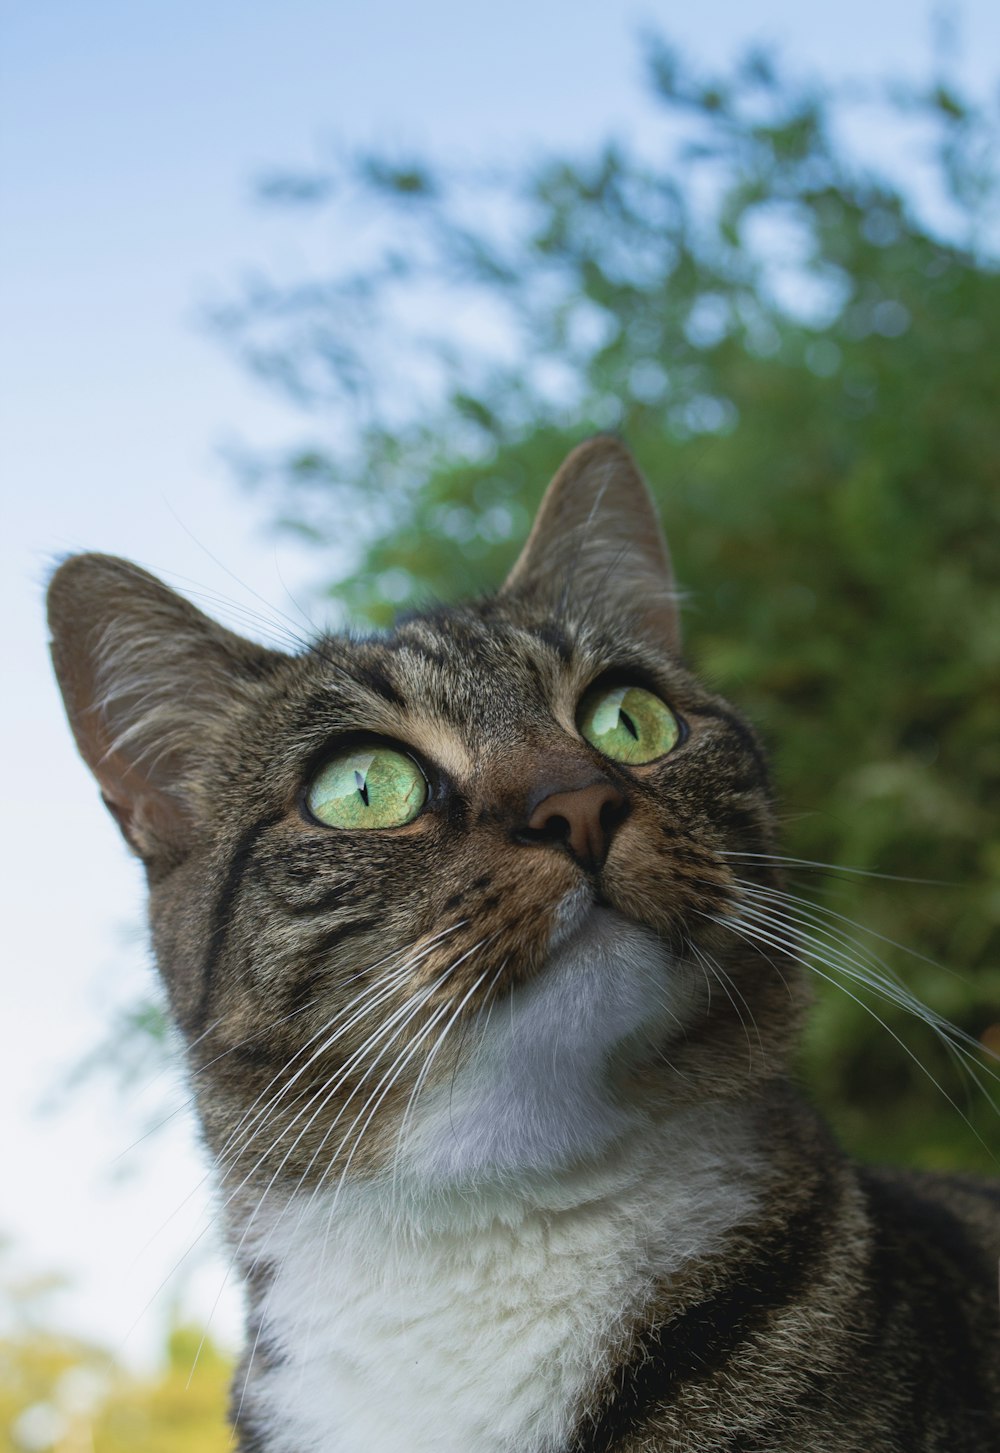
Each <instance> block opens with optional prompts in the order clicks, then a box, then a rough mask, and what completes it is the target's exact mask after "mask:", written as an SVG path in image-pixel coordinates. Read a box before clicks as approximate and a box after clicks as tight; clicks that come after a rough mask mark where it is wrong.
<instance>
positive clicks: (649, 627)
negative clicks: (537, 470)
mask: <svg viewBox="0 0 1000 1453" xmlns="http://www.w3.org/2000/svg"><path fill="white" fill-rule="evenodd" d="M502 591H504V592H511V593H514V592H516V593H519V594H526V595H530V596H533V597H534V598H535V599H536V600H539V601H540V602H542V603H543V604H546V605H549V606H550V607H551V608H552V609H553V611H558V610H560V609H561V608H565V607H566V606H567V605H568V606H571V607H572V606H575V607H576V608H577V609H578V610H579V611H580V612H581V614H583V615H584V616H586V615H589V614H591V613H592V612H593V610H594V609H595V607H597V606H600V607H602V608H603V609H604V611H605V612H606V613H608V614H610V615H611V616H612V617H614V618H615V619H616V620H618V621H621V622H623V623H626V622H627V628H628V629H629V630H631V631H633V632H637V633H639V634H641V635H643V636H646V637H648V638H649V639H650V640H652V641H654V642H656V643H657V644H658V645H663V646H666V647H667V648H668V649H669V650H672V651H674V652H679V650H680V644H681V627H680V612H679V609H678V595H677V591H676V589H675V587H674V577H673V571H672V569H671V565H670V553H669V551H668V550H667V542H666V540H665V539H664V538H663V531H662V530H661V529H660V521H659V518H658V516H657V513H656V506H655V505H654V504H653V500H652V497H651V495H650V493H649V489H648V488H647V486H646V482H645V480H644V479H643V477H642V475H641V474H640V473H639V470H638V467H637V466H636V463H635V460H634V459H633V458H632V455H631V454H630V453H629V451H628V449H626V447H625V445H624V444H623V443H621V441H620V440H619V439H615V438H613V437H611V436H610V435H607V434H599V435H597V437H596V438H593V439H588V440H587V442H586V443H584V444H580V445H579V446H578V447H577V448H576V449H574V450H573V452H572V453H571V454H570V455H569V456H568V458H567V459H565V460H564V461H563V464H562V467H561V468H560V469H559V471H558V472H557V474H556V476H555V478H554V479H553V480H552V483H551V484H550V485H549V487H548V489H547V490H546V491H545V496H544V498H543V499H542V503H541V506H540V507H539V510H538V514H537V516H536V518H535V523H534V525H533V526H532V530H531V534H530V535H529V536H528V539H527V542H526V544H525V546H524V549H523V550H522V551H521V554H520V555H519V557H518V559H517V562H516V564H515V565H514V568H513V569H512V570H511V572H510V574H509V575H508V577H507V579H506V581H505V582H504V585H503V586H502Z"/></svg>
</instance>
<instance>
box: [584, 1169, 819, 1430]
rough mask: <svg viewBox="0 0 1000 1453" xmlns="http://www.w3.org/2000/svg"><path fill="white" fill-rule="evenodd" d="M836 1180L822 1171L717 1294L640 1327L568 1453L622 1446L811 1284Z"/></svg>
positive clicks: (716, 1367) (714, 1371) (738, 1266)
mask: <svg viewBox="0 0 1000 1453" xmlns="http://www.w3.org/2000/svg"><path fill="white" fill-rule="evenodd" d="M831 1180H832V1178H829V1177H824V1178H823V1179H822V1180H821V1181H820V1183H819V1184H818V1185H817V1186H816V1187H815V1188H814V1189H813V1192H812V1195H811V1197H810V1199H809V1201H808V1202H807V1204H806V1205H805V1206H803V1207H802V1208H801V1209H800V1210H799V1211H798V1212H797V1213H796V1214H795V1215H793V1216H792V1217H790V1218H789V1220H788V1221H787V1222H785V1223H783V1224H782V1225H780V1226H778V1227H774V1228H771V1229H769V1230H768V1232H767V1233H766V1234H765V1235H764V1236H763V1237H762V1238H761V1240H760V1241H759V1242H758V1245H757V1247H756V1252H755V1254H754V1255H753V1257H752V1259H747V1260H745V1261H742V1262H741V1263H740V1264H738V1265H737V1266H736V1267H734V1269H733V1272H732V1274H731V1275H730V1277H729V1279H728V1280H727V1282H726V1284H725V1285H724V1286H723V1287H722V1288H721V1290H719V1291H718V1292H716V1293H715V1295H714V1296H712V1297H709V1298H708V1299H707V1300H706V1301H703V1302H699V1303H698V1304H697V1306H694V1307H689V1308H688V1309H687V1310H686V1311H684V1312H682V1313H681V1314H680V1315H679V1316H677V1317H674V1318H672V1319H671V1320H670V1321H668V1322H665V1323H663V1324H661V1325H660V1326H658V1327H653V1328H652V1329H651V1330H649V1331H644V1332H642V1333H640V1335H639V1336H638V1337H637V1338H636V1340H635V1342H634V1344H633V1346H632V1348H631V1350H630V1355H629V1360H628V1361H627V1362H626V1363H625V1364H624V1365H623V1366H621V1367H619V1368H618V1369H617V1370H616V1371H615V1373H614V1374H613V1376H612V1378H611V1385H610V1388H609V1390H608V1392H607V1394H606V1398H605V1402H604V1406H603V1408H602V1409H600V1410H599V1411H598V1412H597V1416H596V1418H593V1419H587V1420H586V1422H585V1423H584V1425H583V1426H582V1427H580V1428H579V1429H578V1430H577V1432H576V1434H575V1436H574V1437H573V1439H572V1440H571V1442H570V1443H569V1445H568V1449H567V1453H612V1450H613V1449H616V1448H619V1447H621V1446H623V1445H624V1444H625V1441H626V1439H628V1438H630V1437H633V1436H637V1435H638V1434H640V1433H641V1432H642V1431H643V1429H644V1426H645V1425H646V1424H647V1423H648V1421H649V1419H650V1417H651V1416H652V1415H653V1413H654V1412H655V1410H656V1408H657V1407H659V1406H663V1405H664V1404H667V1403H669V1402H670V1401H671V1399H672V1398H673V1397H675V1396H676V1395H677V1393H679V1392H680V1390H681V1388H682V1386H683V1384H685V1383H689V1382H700V1381H703V1380H704V1379H706V1378H708V1377H711V1376H712V1375H713V1374H714V1373H716V1372H718V1371H720V1370H721V1369H722V1368H723V1367H724V1365H725V1363H726V1362H727V1361H728V1360H729V1358H730V1357H732V1355H733V1354H734V1352H736V1351H737V1349H738V1348H739V1347H740V1346H742V1345H743V1344H744V1343H746V1342H747V1341H749V1340H750V1339H751V1338H752V1337H754V1336H755V1335H756V1334H757V1333H758V1332H760V1331H762V1330H763V1329H764V1327H765V1325H766V1323H767V1320H768V1318H769V1317H770V1316H771V1315H772V1314H773V1313H774V1312H775V1311H778V1310H780V1309H781V1308H783V1307H786V1306H788V1305H790V1304H791V1303H793V1302H794V1301H795V1300H796V1299H797V1298H798V1297H800V1296H801V1295H802V1294H803V1292H805V1291H806V1290H807V1289H808V1287H809V1285H810V1283H811V1281H812V1280H813V1279H814V1277H815V1275H816V1270H817V1266H818V1264H819V1262H820V1260H821V1259H822V1257H823V1256H824V1254H825V1253H826V1250H827V1243H828V1235H829V1229H828V1228H829V1226H830V1224H831V1220H832V1210H831V1199H832V1196H833V1188H832V1184H831V1183H830V1182H831ZM647 1431H648V1430H647Z"/></svg>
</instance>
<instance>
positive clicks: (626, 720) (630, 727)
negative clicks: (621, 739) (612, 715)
mask: <svg viewBox="0 0 1000 1453" xmlns="http://www.w3.org/2000/svg"><path fill="white" fill-rule="evenodd" d="M618 720H619V721H620V722H621V724H622V726H624V728H625V730H626V731H627V732H631V733H632V736H633V737H634V738H635V740H636V741H638V740H639V733H638V732H637V731H636V729H635V722H634V721H633V720H632V718H631V717H630V716H629V714H628V712H627V711H619V713H618Z"/></svg>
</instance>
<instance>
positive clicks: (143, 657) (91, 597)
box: [48, 555, 285, 864]
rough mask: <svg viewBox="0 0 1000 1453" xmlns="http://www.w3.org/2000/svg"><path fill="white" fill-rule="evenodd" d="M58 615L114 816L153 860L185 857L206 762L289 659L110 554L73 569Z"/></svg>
mask: <svg viewBox="0 0 1000 1453" xmlns="http://www.w3.org/2000/svg"><path fill="white" fill-rule="evenodd" d="M48 613H49V628H50V631H51V634H52V662H53V665H54V667H55V672H56V677H57V679H58V682H59V686H60V689H61V691H62V695H63V701H64V703H65V706H66V714H67V716H68V717H69V722H70V726H71V727H72V729H73V735H74V737H75V738H76V744H77V746H78V747H79V749H80V753H81V755H82V757H83V759H84V761H85V762H86V763H87V765H88V766H89V767H90V769H91V771H92V772H93V773H94V776H95V777H96V778H97V781H98V784H99V786H100V789H101V795H102V796H103V798H104V801H105V803H106V805H107V807H108V809H109V811H110V812H111V814H112V816H113V817H114V818H115V820H116V821H117V823H118V825H119V827H120V828H121V830H122V832H123V834H124V835H125V838H126V840H127V841H128V843H129V845H130V846H131V847H132V848H133V849H134V851H135V852H136V853H137V854H138V855H139V857H141V858H142V859H143V860H144V861H145V862H146V863H147V864H152V863H154V862H158V861H159V862H171V861H177V860H179V858H181V857H183V855H184V853H185V852H186V850H187V847H188V845H189V843H190V840H191V836H192V832H193V830H194V828H195V825H196V822H197V817H198V806H199V803H198V799H199V795H200V788H199V771H198V764H199V761H201V760H204V757H205V755H206V752H207V750H209V749H210V746H211V742H212V738H213V736H215V735H217V734H219V733H220V732H221V731H222V730H223V728H224V725H225V722H226V720H227V717H230V716H231V713H232V710H233V706H234V704H235V703H236V702H237V701H238V700H239V699H241V698H246V697H248V696H249V694H250V693H251V692H252V689H253V683H254V682H255V681H256V682H259V681H260V679H261V676H262V675H263V674H265V673H266V672H267V670H268V669H269V668H270V667H271V666H272V665H274V664H276V663H278V662H280V661H282V660H284V659H285V658H284V657H282V656H280V655H279V654H278V653H276V652H272V651H267V650H265V649H264V647H262V646H257V645H254V644H253V643H252V642H250V641H245V640H243V639H242V637H240V636H237V635H234V634H233V633H232V632H231V631H227V630H226V629H225V628H224V627H222V626H220V625H217V624H216V622H215V621H212V620H210V619H209V618H208V616H205V615H203V614H202V613H201V611H199V610H197V609H196V608H195V607H194V606H193V605H191V604H190V603H189V602H188V601H186V600H184V599H183V597H182V596H179V595H177V594H176V592H174V591H172V590H170V589H168V587H167V586H165V585H163V584H162V583H161V582H160V581H159V580H157V579H156V578H155V576H152V575H149V574H147V572H146V571H145V570H140V569H139V567H138V566H136V565H132V564H131V563H130V562H129V561H127V560H119V559H116V558H115V557H114V556H111V555H76V556H73V557H72V558H71V559H69V560H67V561H65V562H64V564H62V565H61V566H60V567H59V569H58V570H57V571H56V573H55V575H54V576H53V578H52V581H51V584H50V586H49V594H48Z"/></svg>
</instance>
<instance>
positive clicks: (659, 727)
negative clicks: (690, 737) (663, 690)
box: [577, 686, 681, 763]
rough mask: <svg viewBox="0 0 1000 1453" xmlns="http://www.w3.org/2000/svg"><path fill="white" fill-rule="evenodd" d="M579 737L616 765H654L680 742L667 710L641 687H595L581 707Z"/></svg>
mask: <svg viewBox="0 0 1000 1453" xmlns="http://www.w3.org/2000/svg"><path fill="white" fill-rule="evenodd" d="M577 721H578V724H579V728H580V735H581V736H582V737H583V738H584V740H585V741H588V742H589V743H590V745H591V746H592V747H596V748H597V750H598V751H599V752H603V753H604V755H605V756H606V757H612V758H613V759H614V760H615V761H616V762H631V763H641V762H655V761H656V758H657V757H665V756H666V754H667V753H668V752H670V751H672V750H673V748H674V747H676V745H677V743H678V742H679V741H680V735H681V728H680V723H679V722H678V720H677V718H676V717H675V716H674V714H673V712H672V711H671V710H670V707H669V706H667V705H666V703H665V702H662V701H661V700H660V698H659V697H658V696H654V695H653V693H652V692H651V691H646V690H645V689H644V688H643V687H642V686H595V687H592V688H591V690H590V691H588V692H587V693H586V695H585V696H584V698H583V701H582V702H581V703H580V714H579V717H578V718H577Z"/></svg>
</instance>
